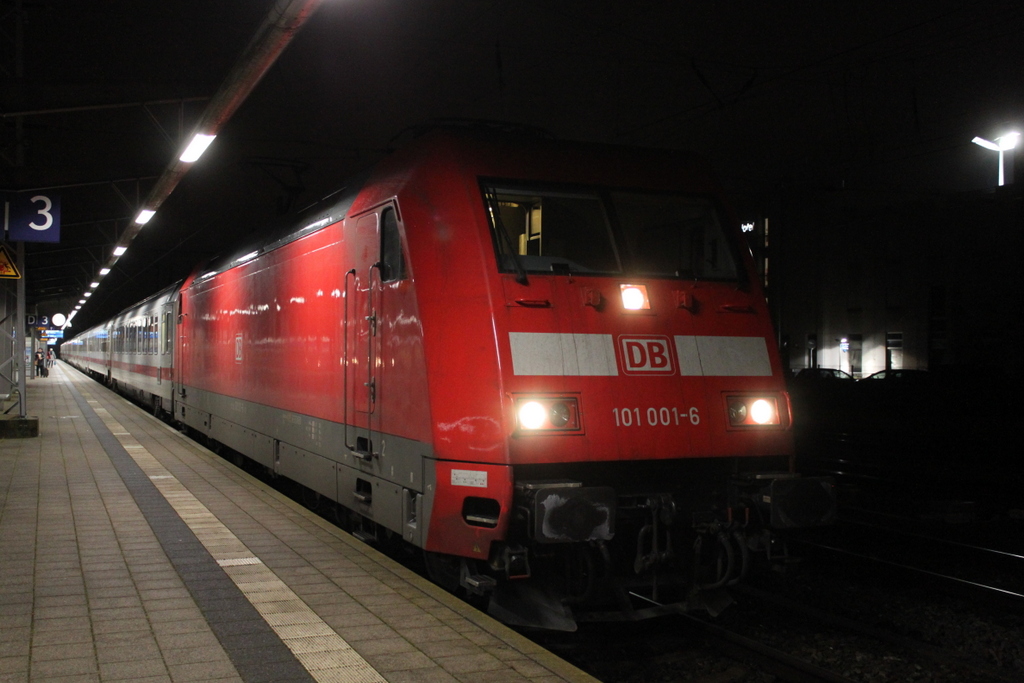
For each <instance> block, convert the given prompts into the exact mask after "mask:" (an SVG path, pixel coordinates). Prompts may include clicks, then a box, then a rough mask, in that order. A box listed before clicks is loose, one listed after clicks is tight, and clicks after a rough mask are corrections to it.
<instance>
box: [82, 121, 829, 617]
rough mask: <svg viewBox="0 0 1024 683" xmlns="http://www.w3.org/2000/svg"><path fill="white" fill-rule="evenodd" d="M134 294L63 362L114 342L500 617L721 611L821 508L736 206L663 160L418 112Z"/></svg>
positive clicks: (177, 414) (171, 390)
mask: <svg viewBox="0 0 1024 683" xmlns="http://www.w3.org/2000/svg"><path fill="white" fill-rule="evenodd" d="M145 306H149V308H148V309H147V310H146V311H142V310H141V308H140V309H138V310H136V309H135V308H133V309H130V310H129V311H126V312H125V313H123V314H122V315H121V316H119V320H118V321H115V322H114V323H111V324H107V325H103V326H100V327H98V328H94V329H93V330H90V331H89V332H87V333H85V334H84V335H82V337H80V338H78V339H76V340H72V341H71V342H68V343H65V345H64V349H63V356H64V358H66V359H68V360H70V361H71V362H72V363H75V364H79V365H80V366H82V367H93V366H94V365H95V363H96V361H97V358H96V354H95V353H93V354H92V355H93V358H92V359H91V360H90V361H89V362H91V363H92V364H93V365H91V366H87V365H85V363H86V355H88V354H86V350H87V349H89V348H95V349H96V350H97V351H98V352H99V353H101V354H102V353H104V352H105V353H106V354H107V355H106V359H107V360H106V362H107V363H108V364H110V365H111V367H110V368H108V369H106V370H105V371H101V372H100V373H99V374H102V375H104V376H107V377H110V378H111V379H113V380H115V381H117V382H118V383H119V384H120V385H122V386H125V387H129V388H130V390H133V391H139V390H143V393H144V398H146V400H148V401H151V402H153V403H154V404H155V405H156V406H158V407H162V408H163V409H165V410H167V411H169V412H172V413H173V416H174V418H175V419H176V420H178V421H179V422H181V423H184V424H185V425H187V426H189V427H191V428H192V429H194V430H197V431H198V432H200V433H202V434H204V435H206V436H207V437H209V438H210V439H213V440H216V441H217V442H220V443H222V444H225V445H227V446H229V447H231V448H232V449H235V450H236V451H239V452H241V453H243V454H245V455H246V456H248V457H250V458H252V459H254V460H256V461H258V462H260V463H262V464H263V465H264V466H266V467H267V468H268V469H270V470H272V471H273V472H275V473H277V474H279V475H282V476H286V477H289V478H291V479H293V480H295V481H297V482H299V483H301V484H303V485H305V486H306V487H308V488H310V489H312V490H314V491H316V492H318V493H319V494H321V495H322V496H325V497H327V498H329V499H330V500H333V501H337V502H338V503H339V504H340V505H341V506H343V507H344V508H346V509H348V510H349V511H350V514H351V518H352V520H354V522H355V523H354V526H355V532H356V533H357V534H358V535H359V536H361V537H363V538H368V539H369V538H383V537H385V536H389V537H391V536H396V535H397V536H400V537H401V538H402V539H404V541H406V542H407V543H409V544H411V545H412V546H415V547H418V548H422V549H423V550H424V551H426V557H427V565H428V567H429V568H430V571H431V574H432V576H433V577H434V578H435V579H436V580H437V581H439V582H440V583H442V584H444V585H446V586H447V587H449V588H451V589H453V590H463V591H466V592H468V593H474V594H478V595H486V596H489V597H490V606H491V611H492V613H494V614H496V615H498V616H500V617H501V618H503V619H505V620H506V621H509V622H513V623H521V624H534V625H542V626H547V627H551V628H574V625H575V619H577V618H580V619H582V618H590V619H603V618H611V616H612V615H614V614H618V615H623V614H625V615H626V616H628V617H629V618H639V617H642V616H647V615H653V614H661V613H665V612H668V611H673V610H681V609H688V608H696V607H702V606H703V607H709V606H713V605H715V604H717V601H718V597H719V596H718V595H717V594H716V591H717V590H718V589H720V588H722V587H724V586H726V585H727V584H729V583H731V582H735V581H736V580H738V578H739V577H740V576H741V575H742V573H743V572H745V571H746V568H747V566H748V563H749V561H750V556H751V553H752V552H755V551H758V550H761V551H763V550H766V549H768V548H769V545H770V529H771V528H772V527H792V526H808V525H817V524H822V523H827V522H828V521H829V520H830V518H831V516H832V515H833V514H834V499H833V497H832V492H831V486H830V483H829V482H828V481H827V480H820V479H810V478H801V477H798V476H796V475H794V474H792V473H791V472H790V469H791V462H790V459H791V453H792V439H791V433H790V426H791V425H790V420H791V416H790V410H789V400H788V396H787V394H786V391H785V385H784V382H783V376H782V369H781V366H780V363H779V359H778V354H777V350H776V346H775V343H774V341H773V335H772V325H771V322H770V320H769V316H768V311H767V308H766V305H765V301H764V295H763V292H762V290H761V287H760V285H759V283H758V278H757V277H756V276H755V275H754V270H753V265H752V262H751V258H750V254H749V252H748V250H747V249H746V248H744V246H743V245H742V242H741V237H740V233H739V229H738V225H737V223H736V221H735V220H733V219H732V218H731V217H730V216H729V215H728V214H727V213H726V212H725V211H724V209H723V204H722V201H721V197H720V193H719V191H718V189H717V187H716V186H715V184H713V182H712V181H711V179H710V175H709V173H708V171H707V169H706V167H705V166H704V165H703V164H701V163H699V162H698V161H696V160H694V159H693V158H691V157H689V156H686V155H683V154H680V153H674V152H664V151H653V150H636V149H624V148H616V147H605V146H594V145H583V144H573V143H563V142H554V141H550V140H538V139H533V138H526V137H520V136H517V135H514V134H495V133H492V132H481V131H450V130H449V131H443V130H440V131H434V132H432V133H429V134H426V135H424V136H423V137H421V138H419V139H418V140H417V141H415V142H413V143H411V144H410V145H408V146H406V147H405V148H404V149H402V150H400V151H399V152H397V153H395V154H394V155H392V156H391V157H389V158H387V159H385V160H384V161H382V162H381V163H380V164H378V165H377V167H376V168H374V169H373V171H372V173H370V174H369V175H368V176H366V177H364V178H362V179H361V180H360V181H359V182H356V183H353V184H352V185H350V186H348V187H346V188H345V189H343V190H342V191H340V192H339V193H338V194H337V195H335V196H334V197H333V198H331V199H329V200H328V201H326V202H325V203H323V204H322V205H321V206H320V207H319V208H317V209H315V210H314V211H313V212H312V213H310V214H308V215H307V216H306V217H305V218H304V219H303V220H302V221H300V222H299V223H298V224H293V225H291V226H289V227H288V228H287V229H285V230H282V231H279V232H277V233H273V234H268V235H267V236H266V237H265V238H263V239H262V240H261V241H260V242H259V243H258V244H254V245H252V246H250V247H248V248H246V249H244V250H240V251H239V252H238V253H236V254H234V255H232V256H231V257H229V258H224V259H221V260H219V261H217V262H214V263H211V264H208V265H206V266H205V267H203V268H200V269H198V270H196V271H195V272H194V274H193V275H191V276H190V277H189V278H188V279H187V280H185V281H184V282H183V283H181V284H180V286H176V287H174V288H172V289H170V290H168V291H166V292H164V293H162V294H160V295H157V296H156V297H154V298H153V299H151V300H150V301H149V303H148V304H147V303H144V304H140V307H145ZM133 320H137V321H138V323H137V324H136V325H135V327H137V328H138V329H139V330H140V332H139V333H137V334H143V335H144V336H145V335H148V337H146V338H148V339H150V341H149V342H146V343H143V344H141V345H140V344H139V342H138V341H136V342H132V341H130V340H131V339H132V337H131V336H130V335H131V334H132V333H131V332H130V331H128V330H131V329H133V326H132V325H133V324H132V322H131V321H133ZM142 330H144V332H142ZM103 336H106V337H107V340H106V341H107V342H109V343H106V345H104V343H103V342H101V341H100V339H101V338H102V337H103ZM139 338H140V339H141V338H142V337H139ZM171 341H173V344H172V343H171ZM143 349H145V352H144V354H143ZM125 353H136V354H143V355H146V358H148V360H146V358H141V356H140V358H139V359H136V360H135V361H130V360H129V359H128V358H125V357H123V354H125ZM118 354H122V355H118ZM172 359H173V362H170V361H171V360H172ZM129 369H130V370H131V371H132V372H134V376H135V377H136V379H135V380H132V378H131V377H130V376H129V375H127V374H125V373H126V371H127V370H129ZM154 373H156V376H155V377H154V376H153V374H154ZM143 377H147V378H148V379H147V380H146V381H147V382H148V384H146V385H145V386H146V387H148V388H144V386H143V380H142V378H143Z"/></svg>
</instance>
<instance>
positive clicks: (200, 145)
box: [178, 133, 217, 163]
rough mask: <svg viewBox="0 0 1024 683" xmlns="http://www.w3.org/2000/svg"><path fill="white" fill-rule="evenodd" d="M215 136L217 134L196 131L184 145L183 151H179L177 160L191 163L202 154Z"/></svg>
mask: <svg viewBox="0 0 1024 683" xmlns="http://www.w3.org/2000/svg"><path fill="white" fill-rule="evenodd" d="M215 137H217V136H216V135H204V134H202V133H196V136H195V137H194V138H192V142H190V143H188V147H186V148H185V151H184V152H182V153H181V156H180V157H179V158H178V159H179V161H184V162H185V163H192V162H193V161H195V160H196V159H198V158H199V157H201V156H203V152H205V151H206V148H207V147H209V146H210V143H211V142H213V139H214V138H215Z"/></svg>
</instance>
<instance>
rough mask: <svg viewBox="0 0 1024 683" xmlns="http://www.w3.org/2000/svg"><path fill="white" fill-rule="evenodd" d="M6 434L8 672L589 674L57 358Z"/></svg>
mask: <svg viewBox="0 0 1024 683" xmlns="http://www.w3.org/2000/svg"><path fill="white" fill-rule="evenodd" d="M28 405H29V406H30V409H31V411H32V413H33V414H34V415H37V416H38V417H39V433H40V436H38V437H36V438H19V439H4V440H0V683H6V682H8V681H19V682H20V681H26V680H28V681H61V682H64V683H72V682H76V683H77V682H78V681H114V680H117V681H124V680H129V681H145V682H152V683H157V682H161V681H173V682H179V681H181V682H184V681H246V682H254V683H255V682H259V681H274V682H277V681H346V682H349V681H351V682H363V681H367V682H369V681H392V682H399V681H410V682H412V681H416V682H427V683H430V682H441V681H449V682H452V681H467V682H468V681H473V682H474V683H479V682H487V681H510V682H511V681H544V682H554V681H594V680H595V679H593V678H591V677H590V676H588V675H586V674H585V673H583V672H582V671H580V670H579V669H576V668H575V667H573V666H572V665H570V664H568V663H566V662H564V661H562V660H561V659H559V658H558V657H556V656H555V655H553V654H551V653H550V652H548V651H546V650H544V649H543V648H541V647H540V646H538V645H536V644H534V643H533V642H531V641H530V640H528V639H526V638H524V637H522V636H521V635H519V634H518V633H516V632H515V631H512V630H511V629H509V628H507V627H505V626H503V625H502V624H499V623H497V622H495V621H494V620H492V619H491V618H490V617H488V616H487V615H485V614H483V613H481V612H479V611H477V610H475V609H473V608H472V607H470V606H469V605H467V604H465V603H463V602H462V601H460V600H458V599H457V598H455V597H454V596H452V595H450V594H448V593H446V592H445V591H443V590H442V589H440V588H438V587H437V586H435V585H433V584H431V583H430V582H428V581H427V580H426V579H424V578H422V577H420V576H418V575H416V574H415V573H414V572H412V571H410V570H408V569H406V568H405V567H403V566H401V565H400V564H398V563H396V562H394V561H392V560H391V559H389V558H387V557H385V556H384V555H382V554H380V553H378V552H377V551H376V550H374V549H373V548H371V547H369V546H367V545H365V544H363V543H361V542H360V541H357V540H356V539H354V538H353V537H351V536H350V535H348V534H347V533H345V532H343V531H341V530H340V529H338V528H337V527H334V526H333V525H331V524H330V523H328V522H327V521H326V520H324V519H322V518H320V517H318V516H317V515H315V514H314V513H312V512H310V511H308V510H306V509H305V508H304V507H302V506H301V505H299V504H298V503H296V502H294V501H292V500H290V499H288V498H287V497H285V496H283V495H282V494H280V493H278V492H277V491H275V490H274V489H272V488H271V487H269V486H267V485H266V484H264V483H262V482H260V481H259V480H257V479H255V478H253V477H251V476H249V475H248V474H246V473H245V472H244V471H242V470H240V469H238V468H236V467H234V466H232V465H231V464H229V463H228V462H226V461H224V460H223V459H221V458H220V457H218V456H216V455H215V454H213V453H211V452H210V451H209V450H207V449H205V448H203V447H202V446H200V445H199V444H197V443H195V442H193V441H191V440H190V439H188V438H186V437H185V436H183V435H182V434H180V433H178V432H177V431H175V429H174V428H173V427H171V426H169V425H167V424H164V423H162V422H160V421H159V420H157V419H156V418H154V417H152V416H151V415H149V414H147V413H146V412H144V411H142V410H141V409H139V408H138V407H136V406H135V405H133V404H131V403H129V402H128V401H126V400H124V399H122V398H121V397H119V396H117V395H116V394H114V393H112V392H110V391H109V390H107V389H106V388H104V387H103V386H101V385H100V384H98V383H96V382H94V381H92V380H90V379H88V378H86V377H85V376H84V375H82V374H80V373H79V372H78V371H76V370H74V369H73V368H70V367H69V366H67V365H64V364H61V363H58V364H57V365H56V367H54V368H53V369H52V370H51V372H50V376H49V377H48V378H45V379H37V380H33V381H32V382H29V387H28Z"/></svg>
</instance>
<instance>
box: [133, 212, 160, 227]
mask: <svg viewBox="0 0 1024 683" xmlns="http://www.w3.org/2000/svg"><path fill="white" fill-rule="evenodd" d="M154 214H156V211H152V210H150V209H143V210H142V211H139V215H138V216H136V217H135V222H136V223H138V224H139V225H145V224H146V223H148V222H149V219H150V218H152V217H153V215H154Z"/></svg>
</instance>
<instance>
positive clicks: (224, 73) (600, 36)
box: [0, 0, 1024, 329]
mask: <svg viewBox="0 0 1024 683" xmlns="http://www.w3.org/2000/svg"><path fill="white" fill-rule="evenodd" d="M302 4H305V5H307V9H309V10H310V14H309V16H306V17H304V18H305V21H304V25H303V26H302V28H301V30H300V31H298V32H297V33H295V34H289V36H288V38H289V40H290V43H289V44H288V45H287V47H286V48H284V49H282V50H281V51H280V54H279V56H277V57H276V60H275V61H274V62H273V63H272V64H271V65H268V68H267V69H266V72H265V73H264V74H262V75H261V78H259V79H257V82H255V83H253V86H254V87H253V88H252V89H251V90H250V91H249V92H247V93H246V94H245V97H244V98H243V99H242V100H241V101H239V102H237V103H236V104H237V106H236V107H235V108H234V109H232V112H231V115H230V117H228V118H227V119H226V120H224V121H222V122H221V124H222V125H220V126H219V130H218V131H217V138H216V139H215V140H214V142H213V144H212V145H211V147H210V148H209V149H208V150H207V151H206V153H205V154H204V155H203V157H201V158H200V159H199V160H198V161H196V162H195V163H194V164H192V165H191V166H190V167H189V168H188V172H187V173H185V174H182V175H181V176H180V177H178V178H176V179H175V183H174V188H173V192H171V193H169V194H168V195H167V196H166V197H165V198H163V199H162V200H161V203H160V206H159V208H158V210H157V211H156V213H155V215H154V216H153V218H152V220H151V221H150V222H149V223H147V224H146V225H145V226H144V227H137V226H136V224H135V223H134V220H135V218H136V216H137V215H138V213H139V211H140V210H141V209H143V208H145V206H144V204H145V202H146V200H147V198H148V197H150V196H151V195H152V194H153V192H154V190H155V189H159V187H160V184H161V182H166V177H165V175H166V172H167V171H168V169H169V168H170V167H171V166H173V163H174V160H175V159H176V157H177V155H178V154H180V152H181V149H182V148H183V146H184V144H185V143H186V142H187V139H188V137H189V136H190V135H191V134H192V133H193V132H194V131H195V129H196V126H197V125H198V124H199V123H200V122H201V121H203V117H204V116H207V115H208V112H209V110H210V108H211V106H214V105H216V103H217V98H218V96H219V93H223V92H224V90H225V88H229V89H230V88H231V87H232V82H233V81H232V79H234V78H237V69H238V65H239V64H240V63H244V62H246V60H249V61H252V59H254V57H253V55H252V53H251V52H250V50H251V48H252V46H253V45H254V42H256V41H257V40H258V38H259V36H260V35H261V32H263V31H265V28H266V26H267V22H268V17H273V16H274V12H275V11H279V10H280V9H281V8H282V7H286V6H291V5H292V3H289V2H286V0H223V1H222V2H217V3H210V2H203V1H202V0H178V1H176V2H174V3H150V2H107V3H98V4H97V3H80V2H67V1H62V0H9V2H6V3H4V5H3V7H2V8H0V80H2V81H3V85H2V87H0V193H4V194H5V195H8V196H11V195H19V196H20V195H23V194H24V193H27V192H33V193H35V192H41V191H43V192H46V193H49V194H54V195H59V197H60V202H61V204H60V206H61V241H60V242H59V243H57V244H49V243H26V263H25V270H26V273H25V275H26V286H27V300H28V306H29V312H35V313H39V314H45V315H52V314H53V313H56V312H63V313H69V312H70V311H71V310H73V309H74V307H75V306H76V305H78V301H80V300H81V299H82V298H83V294H84V293H85V292H88V291H90V290H92V291H93V293H92V296H91V297H88V301H87V303H86V304H84V305H83V306H82V310H81V311H80V312H79V315H78V317H77V319H76V320H75V321H74V326H75V329H81V328H83V327H87V326H88V325H90V324H92V323H94V322H99V321H100V320H102V319H104V318H106V317H109V316H110V315H112V314H113V313H115V312H117V311H118V310H120V309H121V308H123V307H125V306H127V305H129V304H130V303H132V302H134V301H136V300H138V299H141V298H143V297H145V296H147V295H148V294H151V293H153V292H155V291H157V290H158V289H160V288H161V287H163V286H166V285H167V284H169V283H171V282H173V281H175V280H176V279H179V278H182V277H184V276H185V275H186V274H187V273H188V272H189V271H190V270H191V269H192V268H193V267H194V266H196V265H197V264H198V263H200V262H202V261H204V260H206V259H209V258H212V257H215V256H216V255H217V254H218V253H220V252H221V251H222V250H223V249H225V248H226V247H227V245H230V244H232V243H234V242H236V241H238V240H239V239H243V238H244V236H245V235H246V234H247V233H248V232H251V231H253V230H256V229H258V228H259V227H261V225H263V224H264V223H266V222H268V221H274V220H279V219H280V218H281V217H282V216H284V215H287V214H288V213H289V212H293V211H296V210H299V209H301V208H303V207H305V206H307V205H308V204H310V203H312V202H314V201H315V200H316V199H318V198H319V197H321V196H323V195H325V194H327V193H329V192H331V191H332V190H334V189H335V188H337V187H338V186H340V185H342V184H343V183H344V180H345V179H346V178H347V177H349V176H351V175H353V174H355V173H358V172H360V171H362V170H363V169H365V168H366V167H367V166H368V165H370V164H372V163H373V162H374V161H376V160H378V159H380V158H381V157H382V156H383V155H385V154H387V153H388V150H389V149H392V148H394V147H395V146H396V145H398V144H401V142H402V141H403V139H404V137H405V136H407V133H406V131H408V130H409V129H410V127H412V126H418V125H421V124H423V123H425V122H428V121H431V120H439V119H481V120H483V119H486V120H502V121H511V122H517V123H521V124H525V125H529V126H534V127H538V128H543V129H546V130H549V131H551V132H552V133H553V134H554V135H557V136H562V137H567V138H576V139H585V140H593V141H600V142H611V143H623V144H640V145H647V146H658V147H670V148H684V149H692V150H694V151H697V152H698V153H701V154H703V155H704V156H706V157H708V158H709V159H710V160H711V162H712V164H713V165H714V166H715V167H716V168H717V169H718V171H719V173H720V175H721V176H722V178H723V180H724V182H725V184H726V186H727V188H729V189H730V190H731V191H732V192H734V193H735V194H736V195H738V196H742V197H753V198H756V201H760V200H764V201H765V203H768V201H769V199H770V198H771V197H773V196H775V194H777V193H778V192H779V191H780V188H787V189H789V190H792V189H793V188H809V189H819V190H829V191H847V192H860V193H863V194H865V195H871V196H873V197H878V196H895V195H898V194H900V193H907V192H931V191H940V190H969V189H980V188H983V187H985V186H986V185H994V183H995V180H994V178H995V175H994V174H995V171H994V169H993V168H992V159H991V158H990V156H991V155H990V154H989V153H986V151H985V150H984V149H981V148H979V147H978V146H977V145H973V144H971V139H972V138H973V137H975V136H982V137H985V138H987V139H994V138H995V137H997V136H999V135H1002V134H1004V133H1005V132H1006V130H1008V129H1009V127H1012V126H1017V127H1018V129H1019V127H1020V124H1021V123H1022V121H1021V117H1022V116H1024V91H1022V90H1021V88H1020V84H1021V83H1024V41H1020V40H1019V31H1020V27H1021V26H1024V5H1021V4H1020V3H1019V2H1014V1H1013V0H985V1H983V2H978V3H963V2H960V1H959V0H930V1H928V2H925V1H923V0H921V1H915V2H909V3H898V4H896V3H887V2H881V1H877V2H876V1H870V2H866V3H856V4H849V3H816V2H797V3H790V4H787V5H785V6H767V5H762V4H753V3H726V4H723V3H710V4H709V3H678V2H667V1H666V2H651V3H614V2H608V3H603V2H602V3H594V2H588V1H584V0H578V1H572V2H565V3H545V2H526V3H522V2H511V1H508V0H506V1H499V2H490V3H477V2H471V1H469V0H428V1H426V2H417V3H407V2H401V1H399V0H375V1H374V2H366V1H365V0H321V1H320V2H319V3H315V2H310V3H302ZM313 5H319V6H318V7H316V8H315V12H312V9H313V7H312V6H313ZM162 179H163V180H162ZM133 230H134V231H137V232H138V234H137V235H136V236H135V237H134V239H132V240H130V242H131V243H130V246H129V248H128V249H127V251H126V252H125V254H124V255H123V256H121V257H120V258H119V259H117V261H116V263H113V264H112V265H110V264H109V263H108V261H109V259H110V255H111V253H112V250H113V248H114V247H115V246H117V245H118V244H119V243H120V242H122V241H123V240H124V238H125V236H126V235H129V234H130V233H131V232H132V231H133ZM108 265H109V266H110V268H111V270H110V272H109V273H107V274H105V275H101V274H100V273H101V269H103V268H105V267H107V266H108ZM97 278H100V279H99V282H100V284H99V285H98V286H97V287H95V288H90V284H91V283H92V282H96V281H97Z"/></svg>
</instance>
